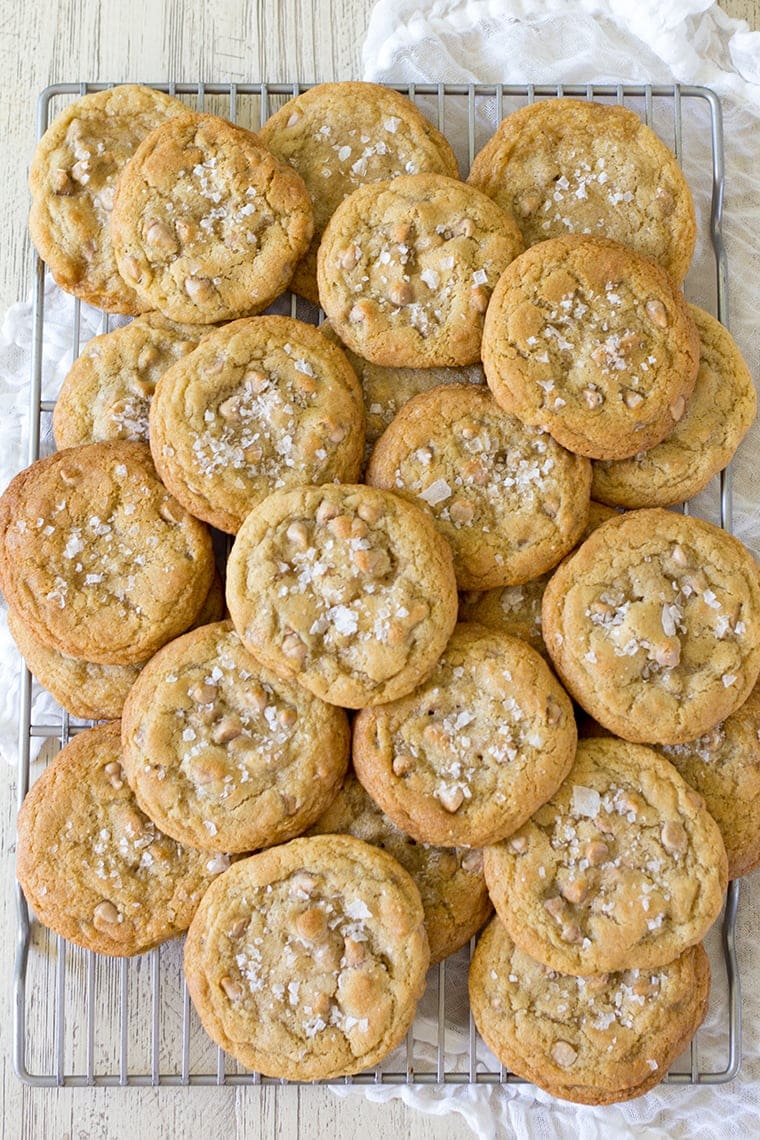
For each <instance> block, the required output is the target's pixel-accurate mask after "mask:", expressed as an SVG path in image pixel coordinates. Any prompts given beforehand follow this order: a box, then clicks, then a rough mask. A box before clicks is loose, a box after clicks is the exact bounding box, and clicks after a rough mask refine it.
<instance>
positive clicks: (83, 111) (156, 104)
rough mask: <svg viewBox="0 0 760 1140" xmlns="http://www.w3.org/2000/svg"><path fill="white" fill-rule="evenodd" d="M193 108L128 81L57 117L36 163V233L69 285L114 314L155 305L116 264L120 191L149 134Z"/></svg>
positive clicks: (32, 226) (32, 185)
mask: <svg viewBox="0 0 760 1140" xmlns="http://www.w3.org/2000/svg"><path fill="white" fill-rule="evenodd" d="M186 112H187V108H186V107H185V106H184V105H183V104H182V103H180V102H179V101H178V100H177V99H172V98H171V97H170V96H169V95H164V94H162V93H161V92H160V91H153V90H151V88H149V87H138V86H135V85H133V84H124V85H122V86H120V87H114V88H111V89H109V90H107V91H96V92H92V93H91V94H90V95H84V96H82V98H81V99H77V100H76V102H74V103H71V104H70V105H69V106H68V107H66V108H65V109H64V110H63V111H61V113H60V114H59V115H56V117H55V119H54V120H53V122H52V123H51V124H50V126H49V127H48V129H47V131H46V132H45V134H44V135H43V137H42V139H41V141H40V143H39V145H38V147H37V150H36V151H35V153H34V157H33V159H32V163H31V166H30V168H29V189H30V191H31V194H32V208H31V212H30V214H29V231H30V234H31V237H32V241H33V242H34V244H35V246H36V247H37V251H38V253H39V255H40V257H41V258H42V260H43V261H45V262H46V263H47V265H48V266H49V267H50V271H51V272H52V274H53V276H54V277H55V280H56V282H57V283H58V285H60V287H61V288H62V289H65V290H66V291H67V292H69V293H74V294H75V295H76V296H77V297H81V298H82V300H84V301H89V302H90V304H92V305H98V306H99V307H100V308H101V309H105V310H106V311H107V312H109V313H126V314H127V315H133V314H134V313H140V312H142V311H143V309H146V308H150V307H151V306H150V305H146V304H144V303H143V302H142V300H141V299H140V298H139V297H138V296H137V295H136V294H135V292H134V290H133V289H132V287H131V286H130V285H129V284H127V282H126V281H124V280H123V278H122V277H121V275H120V273H119V271H118V269H117V268H116V261H115V258H114V253H113V247H112V245H111V238H110V230H109V219H110V214H111V209H112V207H113V199H114V191H115V187H116V180H117V178H118V176H119V174H120V172H121V170H122V169H123V168H124V166H125V165H126V163H127V161H128V160H129V159H130V158H131V156H132V154H133V153H134V151H135V150H136V149H137V146H138V145H139V143H140V142H141V141H142V139H143V138H144V137H145V136H146V135H147V134H148V133H149V132H150V131H152V130H153V128H154V127H156V126H158V124H159V123H162V122H164V121H165V120H167V119H171V118H175V117H176V116H177V115H183V114H186Z"/></svg>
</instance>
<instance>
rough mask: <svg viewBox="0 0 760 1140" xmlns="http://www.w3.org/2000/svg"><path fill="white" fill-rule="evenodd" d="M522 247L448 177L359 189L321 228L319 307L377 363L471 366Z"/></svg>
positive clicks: (480, 199) (514, 233)
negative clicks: (494, 295)
mask: <svg viewBox="0 0 760 1140" xmlns="http://www.w3.org/2000/svg"><path fill="white" fill-rule="evenodd" d="M522 248H523V242H522V238H521V237H520V231H519V230H518V228H517V225H516V224H515V222H514V220H513V219H512V217H511V216H510V215H509V214H506V213H504V211H503V210H501V209H500V208H499V207H498V206H497V205H495V203H494V202H492V201H491V199H490V198H487V197H486V195H485V194H481V193H480V191H479V190H475V189H473V188H472V187H471V186H467V185H466V184H465V183H463V182H457V181H456V180H454V179H453V178H447V177H445V176H444V175H442V174H410V175H404V176H403V177H401V178H394V179H393V180H392V181H390V182H380V183H376V184H373V185H370V186H362V187H360V188H359V189H358V190H355V191H354V193H353V194H351V195H350V196H349V197H348V198H346V199H345V201H344V202H342V203H341V205H340V206H339V207H338V208H337V210H336V211H335V213H334V214H333V216H332V218H331V219H330V221H329V223H328V225H327V228H326V230H325V233H324V237H323V239H322V244H321V245H320V247H319V256H318V259H317V280H318V282H319V299H320V304H321V305H322V308H323V309H324V310H325V312H326V313H327V316H328V317H329V319H330V322H331V324H332V325H333V327H334V329H335V331H336V332H337V334H338V336H339V337H340V338H341V340H342V341H344V343H345V344H346V345H347V346H348V347H349V348H350V349H352V350H353V351H354V352H356V353H358V354H359V356H362V357H364V358H365V360H370V361H372V362H373V363H374V364H385V365H394V366H402V367H407V368H434V367H440V366H444V365H445V366H452V365H464V364H474V363H475V362H476V361H478V360H480V341H481V337H482V333H483V314H484V313H485V311H486V308H487V306H488V302H489V299H490V296H491V291H492V290H493V288H494V285H495V284H496V282H497V280H498V278H499V276H500V274H501V273H502V271H503V270H504V269H505V268H506V267H507V265H509V263H510V262H511V261H512V259H513V258H514V257H516V256H517V254H518V253H520V251H521V250H522Z"/></svg>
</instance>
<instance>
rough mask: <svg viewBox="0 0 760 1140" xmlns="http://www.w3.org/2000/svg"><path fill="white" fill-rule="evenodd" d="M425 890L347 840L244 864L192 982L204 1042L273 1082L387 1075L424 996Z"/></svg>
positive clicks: (318, 840) (204, 927)
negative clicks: (375, 1070)
mask: <svg viewBox="0 0 760 1140" xmlns="http://www.w3.org/2000/svg"><path fill="white" fill-rule="evenodd" d="M428 958H429V950H428V944H427V938H426V935H425V928H424V924H423V911H422V904H421V902H420V895H419V891H418V890H417V888H416V887H415V885H414V882H413V881H412V879H411V877H410V876H409V875H408V874H407V872H406V871H405V870H404V869H403V867H401V866H399V864H398V863H397V862H396V860H395V859H393V858H391V856H390V855H387V854H386V852H385V851H381V850H380V849H379V848H378V847H371V846H370V845H369V844H367V843H362V842H361V840H359V839H354V838H353V837H351V836H347V835H325V836H314V837H312V838H308V839H294V840H293V841H292V842H290V843H287V844H285V845H283V846H281V847H273V848H270V849H269V850H268V851H264V852H262V853H260V854H259V855H254V856H253V857H252V858H250V859H245V860H242V861H241V862H239V863H236V864H234V865H233V866H232V867H230V870H229V871H228V872H227V874H226V875H224V876H223V879H221V880H220V881H219V882H218V883H215V884H214V885H213V887H212V888H211V889H210V890H209V891H208V892H207V894H206V895H205V897H204V899H203V902H202V904H201V906H200V908H199V910H198V913H197V915H196V917H195V921H194V922H193V924H192V926H191V928H190V930H189V932H188V936H187V942H186V944H185V976H186V978H187V984H188V988H189V990H190V995H191V997H192V999H193V1002H194V1004H195V1007H196V1009H197V1010H198V1014H199V1015H200V1019H201V1021H202V1023H203V1026H204V1028H205V1029H206V1032H207V1033H208V1034H209V1035H210V1036H211V1037H212V1038H213V1039H214V1041H216V1042H217V1044H218V1045H221V1047H222V1048H223V1049H225V1050H226V1051H227V1052H228V1053H231V1054H232V1056H233V1057H236V1058H237V1060H238V1061H240V1062H241V1063H242V1064H244V1065H246V1066H248V1067H249V1068H251V1069H256V1070H258V1071H259V1072H262V1073H264V1074H265V1075H267V1076H272V1077H285V1078H287V1079H289V1080H300V1081H304V1080H306V1081H314V1080H325V1079H328V1078H331V1077H339V1076H343V1075H346V1074H348V1073H357V1072H360V1071H361V1070H362V1069H366V1068H369V1067H370V1066H372V1065H375V1064H377V1063H378V1062H379V1061H380V1060H381V1059H382V1058H383V1057H384V1056H385V1055H386V1054H387V1053H389V1052H390V1051H391V1050H392V1049H393V1048H395V1046H396V1045H398V1044H399V1042H400V1041H402V1040H403V1037H404V1034H405V1033H406V1031H407V1029H408V1028H409V1026H410V1024H411V1022H412V1019H413V1017H414V1013H415V1009H416V1006H417V1002H418V1000H419V998H420V996H421V995H422V991H423V989H424V986H425V971H426V969H427V965H428Z"/></svg>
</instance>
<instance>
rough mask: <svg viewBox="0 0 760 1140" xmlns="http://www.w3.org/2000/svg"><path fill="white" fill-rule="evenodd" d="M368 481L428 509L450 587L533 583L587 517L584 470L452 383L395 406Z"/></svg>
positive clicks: (478, 394)
mask: <svg viewBox="0 0 760 1140" xmlns="http://www.w3.org/2000/svg"><path fill="white" fill-rule="evenodd" d="M367 482H368V483H369V484H370V485H371V486H374V487H384V488H385V489H386V490H389V491H390V490H393V491H395V492H396V493H397V494H399V495H402V496H404V497H405V498H409V499H410V500H411V501H412V502H414V503H417V504H419V505H421V506H423V509H424V508H425V507H427V508H428V509H429V510H430V511H431V513H432V514H433V517H434V518H435V522H436V525H437V527H438V528H439V530H440V531H441V533H442V534H443V535H444V537H445V538H446V539H447V540H448V542H449V543H450V544H451V549H452V552H453V555H454V570H455V572H456V576H457V584H458V586H459V588H460V589H463V590H477V589H486V590H487V589H492V588H495V587H497V586H505V585H514V584H517V583H520V582H525V581H529V580H530V579H531V578H536V577H538V576H539V575H540V574H543V573H544V572H545V571H546V570H549V569H550V568H551V567H552V566H555V565H556V564H557V562H559V560H560V559H561V558H562V556H563V555H564V554H567V552H568V551H569V550H572V548H573V547H574V546H575V544H576V542H578V540H579V538H580V537H581V534H582V533H583V528H584V527H585V525H586V520H587V518H588V506H589V488H590V486H591V465H590V464H589V462H588V460H586V459H583V458H581V456H578V455H572V454H571V453H570V452H568V451H565V449H564V448H563V447H560V446H559V445H558V444H557V443H555V442H554V440H553V439H552V438H551V437H550V436H547V435H546V434H545V433H544V432H541V431H537V430H536V429H535V428H530V427H526V426H525V425H524V424H523V423H521V422H520V420H518V419H516V418H515V416H511V415H510V414H509V413H508V412H504V411H503V410H502V409H501V408H500V407H499V406H498V404H497V403H496V401H495V400H494V399H493V397H492V396H491V393H490V392H489V391H488V390H487V389H482V388H477V387H473V386H472V385H468V386H464V385H460V384H457V385H451V386H449V387H445V388H434V389H432V391H430V392H425V393H423V394H422V395H420V396H415V398H414V399H413V400H410V401H409V403H408V404H405V405H404V407H403V408H402V409H401V411H400V412H399V413H398V415H397V416H396V418H395V419H394V420H393V422H392V423H391V425H390V427H389V428H388V429H387V430H386V432H385V433H384V434H383V436H382V437H381V438H380V440H379V441H378V443H377V444H376V446H375V450H374V451H373V453H372V456H371V458H370V462H369V466H368V467H367Z"/></svg>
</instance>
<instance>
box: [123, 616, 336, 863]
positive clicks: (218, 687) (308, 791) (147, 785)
mask: <svg viewBox="0 0 760 1140" xmlns="http://www.w3.org/2000/svg"><path fill="white" fill-rule="evenodd" d="M122 745H123V749H124V771H125V772H126V776H127V779H128V780H129V784H130V787H131V788H132V790H133V791H134V793H135V796H136V797H137V802H138V803H139V805H140V807H141V808H142V809H143V811H145V812H146V814H147V815H149V816H150V818H151V819H152V820H154V822H155V823H157V824H158V826H159V827H160V828H161V829H162V830H163V831H165V832H166V834H167V835H171V836H172V837H173V838H174V839H177V840H179V842H181V843H187V844H190V845H191V846H193V847H200V848H203V849H206V850H210V851H233V852H240V851H254V850H256V849H258V848H260V847H270V846H272V844H274V843H282V842H284V840H286V839H292V838H293V837H294V836H296V835H300V834H301V833H302V832H303V831H305V830H306V828H307V827H309V826H310V825H311V824H312V823H313V822H314V820H315V819H317V817H318V816H319V815H320V814H321V812H323V811H324V809H325V808H326V807H327V806H328V804H329V803H330V801H331V800H332V799H333V798H334V797H335V794H336V792H337V790H338V788H339V786H340V782H341V779H342V778H343V776H344V774H345V771H346V765H347V763H348V753H349V730H348V721H347V718H346V714H345V713H344V712H343V711H342V709H336V708H333V707H332V706H331V705H326V704H324V703H323V702H322V701H320V700H318V699H317V698H316V697H314V696H312V695H311V693H309V692H307V691H306V690H305V689H303V688H302V687H301V686H300V685H295V684H293V683H292V682H288V681H282V680H280V678H279V677H275V676H274V674H272V673H270V672H269V671H268V670H267V669H262V668H261V666H260V665H259V664H258V662H257V661H256V660H255V659H254V658H253V657H251V655H250V653H248V651H247V650H246V649H245V648H244V647H243V644H242V642H241V641H240V638H239V637H238V635H237V634H236V633H235V631H234V630H233V628H232V623H231V622H219V623H216V624H214V625H206V626H203V627H202V628H201V629H196V630H193V631H192V632H191V633H186V634H185V635H184V636H183V637H178V638H176V639H175V640H174V641H172V642H171V644H170V645H165V646H164V648H163V649H162V650H160V651H159V652H158V653H157V654H156V655H155V657H152V658H151V660H150V661H149V662H148V664H147V665H146V666H145V668H144V669H143V671H142V673H141V674H140V676H139V678H138V680H137V681H136V683H135V685H134V687H133V689H132V690H131V692H130V694H129V696H128V698H127V701H126V704H125V706H124V715H123V718H122Z"/></svg>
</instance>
